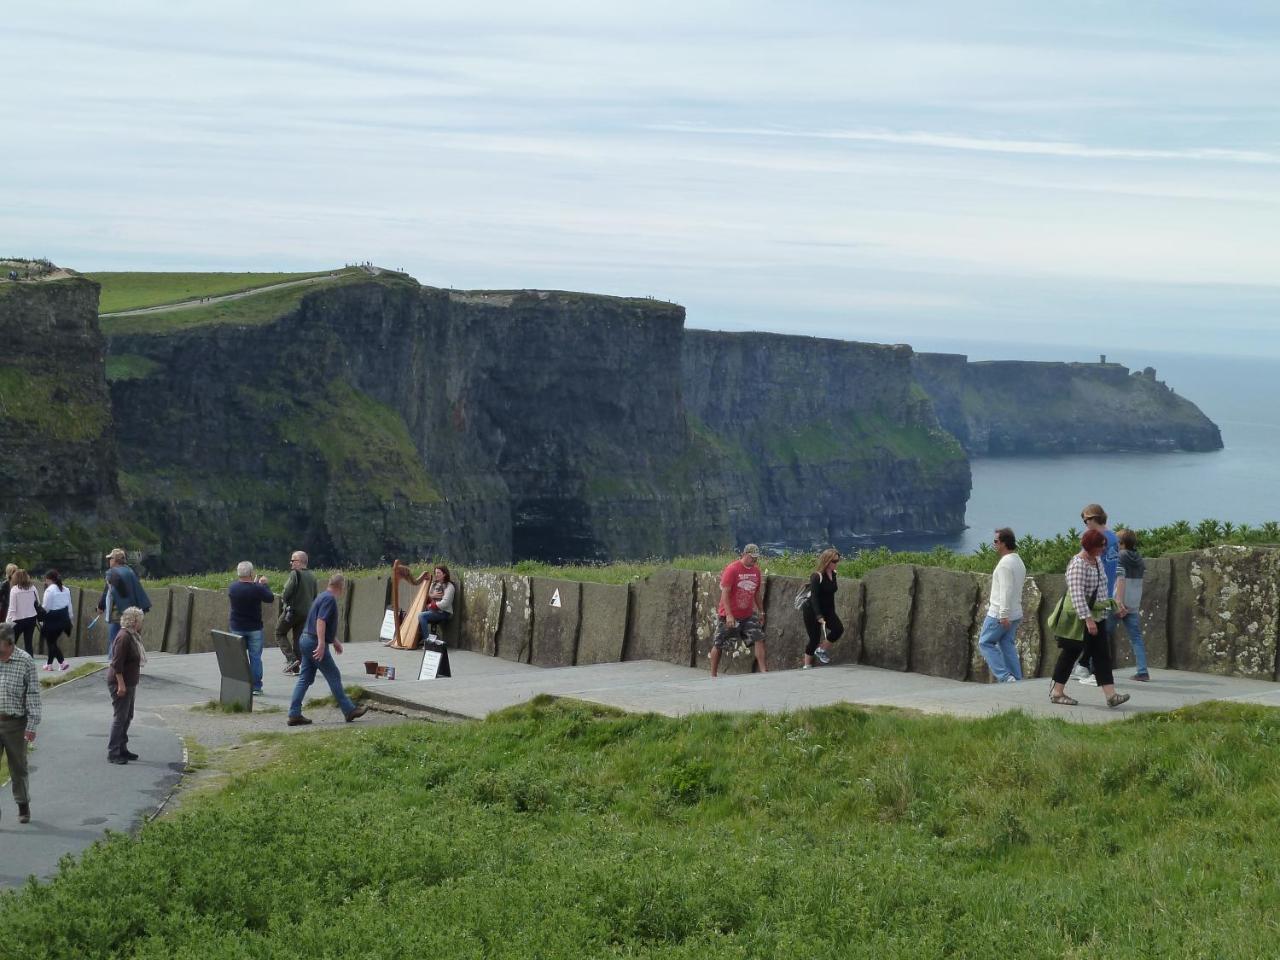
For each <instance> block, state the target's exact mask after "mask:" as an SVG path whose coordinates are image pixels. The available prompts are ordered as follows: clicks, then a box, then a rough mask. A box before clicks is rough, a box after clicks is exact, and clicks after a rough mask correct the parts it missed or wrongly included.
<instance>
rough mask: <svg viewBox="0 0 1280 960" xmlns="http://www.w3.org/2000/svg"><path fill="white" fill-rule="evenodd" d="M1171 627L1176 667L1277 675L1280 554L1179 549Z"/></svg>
mask: <svg viewBox="0 0 1280 960" xmlns="http://www.w3.org/2000/svg"><path fill="white" fill-rule="evenodd" d="M1170 559H1171V560H1172V563H1173V589H1172V593H1171V599H1170V620H1169V622H1170V627H1171V630H1172V638H1173V642H1172V644H1171V649H1170V654H1171V655H1172V659H1173V662H1172V664H1171V665H1172V666H1173V667H1176V668H1177V669H1179V670H1199V671H1202V672H1205V673H1221V674H1227V675H1230V676H1237V677H1252V678H1255V679H1265V680H1274V679H1276V634H1277V618H1278V617H1280V553H1277V552H1276V551H1274V550H1267V549H1263V548H1259V547H1215V548H1213V549H1211V550H1202V551H1199V552H1198V553H1183V554H1177V555H1175V556H1173V557H1171V558H1170Z"/></svg>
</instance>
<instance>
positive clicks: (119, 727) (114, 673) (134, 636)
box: [107, 607, 143, 764]
mask: <svg viewBox="0 0 1280 960" xmlns="http://www.w3.org/2000/svg"><path fill="white" fill-rule="evenodd" d="M142 617H143V613H142V609H141V608H140V607H129V608H128V609H127V610H125V611H124V613H122V614H120V632H119V633H118V634H116V642H115V643H114V644H112V645H111V661H110V663H109V664H108V665H107V689H108V690H109V691H110V692H111V712H112V719H111V735H110V736H109V737H108V739H107V760H109V761H110V762H111V763H119V764H125V763H128V762H129V761H130V760H137V759H138V755H137V754H136V753H130V752H129V724H130V723H131V722H132V720H133V700H134V696H135V695H136V693H137V691H138V678H139V676H140V675H141V673H142Z"/></svg>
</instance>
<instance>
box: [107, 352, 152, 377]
mask: <svg viewBox="0 0 1280 960" xmlns="http://www.w3.org/2000/svg"><path fill="white" fill-rule="evenodd" d="M159 369H160V364H158V363H156V362H155V361H154V360H152V359H151V358H150V357H143V356H140V355H139V354H136V353H122V354H119V355H117V356H111V357H107V380H108V381H110V382H111V383H115V382H116V381H117V380H144V379H146V378H147V377H149V376H151V374H153V373H155V372H156V371H157V370H159Z"/></svg>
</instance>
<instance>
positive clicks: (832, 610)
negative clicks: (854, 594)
mask: <svg viewBox="0 0 1280 960" xmlns="http://www.w3.org/2000/svg"><path fill="white" fill-rule="evenodd" d="M839 563H840V551H839V550H835V549H827V550H823V551H822V553H821V554H819V556H818V566H817V569H815V570H814V571H813V573H812V574H811V575H810V576H809V601H808V603H806V604H804V606H802V607H801V608H800V614H801V616H802V617H803V618H804V629H805V632H806V633H808V634H809V642H808V643H807V644H805V648H804V665H803V667H802V668H801V669H804V670H807V669H809V668H810V667H812V666H813V661H814V659H815V658H816V659H817V661H818V662H819V663H830V662H831V645H832V644H833V643H835V642H836V641H837V640H839V639H840V637H841V636H842V635H843V634H844V624H843V623H841V622H840V618H839V617H838V616H836V591H837V590H839V589H840V584H839V583H838V582H837V579H836V567H837V566H838V565H839Z"/></svg>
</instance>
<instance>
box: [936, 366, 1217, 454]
mask: <svg viewBox="0 0 1280 960" xmlns="http://www.w3.org/2000/svg"><path fill="white" fill-rule="evenodd" d="M913 368H914V371H915V377H916V379H917V380H918V381H919V383H920V385H921V386H922V387H923V388H924V391H925V392H926V393H927V394H928V395H929V397H930V398H931V399H932V400H933V405H934V409H935V410H936V411H937V416H938V420H939V421H940V422H941V423H942V426H943V427H945V428H946V430H947V431H949V432H950V433H951V434H952V435H953V436H954V437H955V438H956V439H957V440H959V441H960V443H961V444H963V446H964V448H965V450H966V451H968V452H969V454H970V455H972V456H977V457H981V456H1001V455H1008V454H1026V453H1037V454H1040V453H1091V452H1107V451H1113V450H1220V449H1222V435H1221V432H1220V431H1219V430H1218V427H1217V426H1216V425H1215V424H1214V423H1213V422H1212V421H1211V420H1210V419H1209V418H1208V417H1206V416H1205V415H1204V414H1203V413H1202V412H1201V411H1200V409H1199V408H1198V407H1197V406H1196V405H1195V404H1194V403H1192V402H1191V401H1189V400H1187V399H1185V398H1183V397H1180V396H1178V395H1177V394H1175V393H1174V392H1173V391H1172V390H1170V389H1169V388H1168V387H1167V386H1166V385H1165V384H1164V383H1162V382H1161V381H1159V380H1157V379H1156V372H1155V370H1153V369H1151V368H1150V367H1148V368H1146V369H1145V370H1142V371H1134V372H1132V373H1130V372H1129V369H1128V368H1127V367H1123V366H1121V365H1120V364H1116V363H1037V362H1029V361H1019V360H1001V361H987V362H978V363H973V362H970V361H969V360H968V358H966V357H964V356H962V355H960V354H942V353H920V354H916V355H915V357H914V358H913ZM1100 423H1104V424H1106V428H1105V429H1102V428H1100V427H1099V424H1100Z"/></svg>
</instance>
